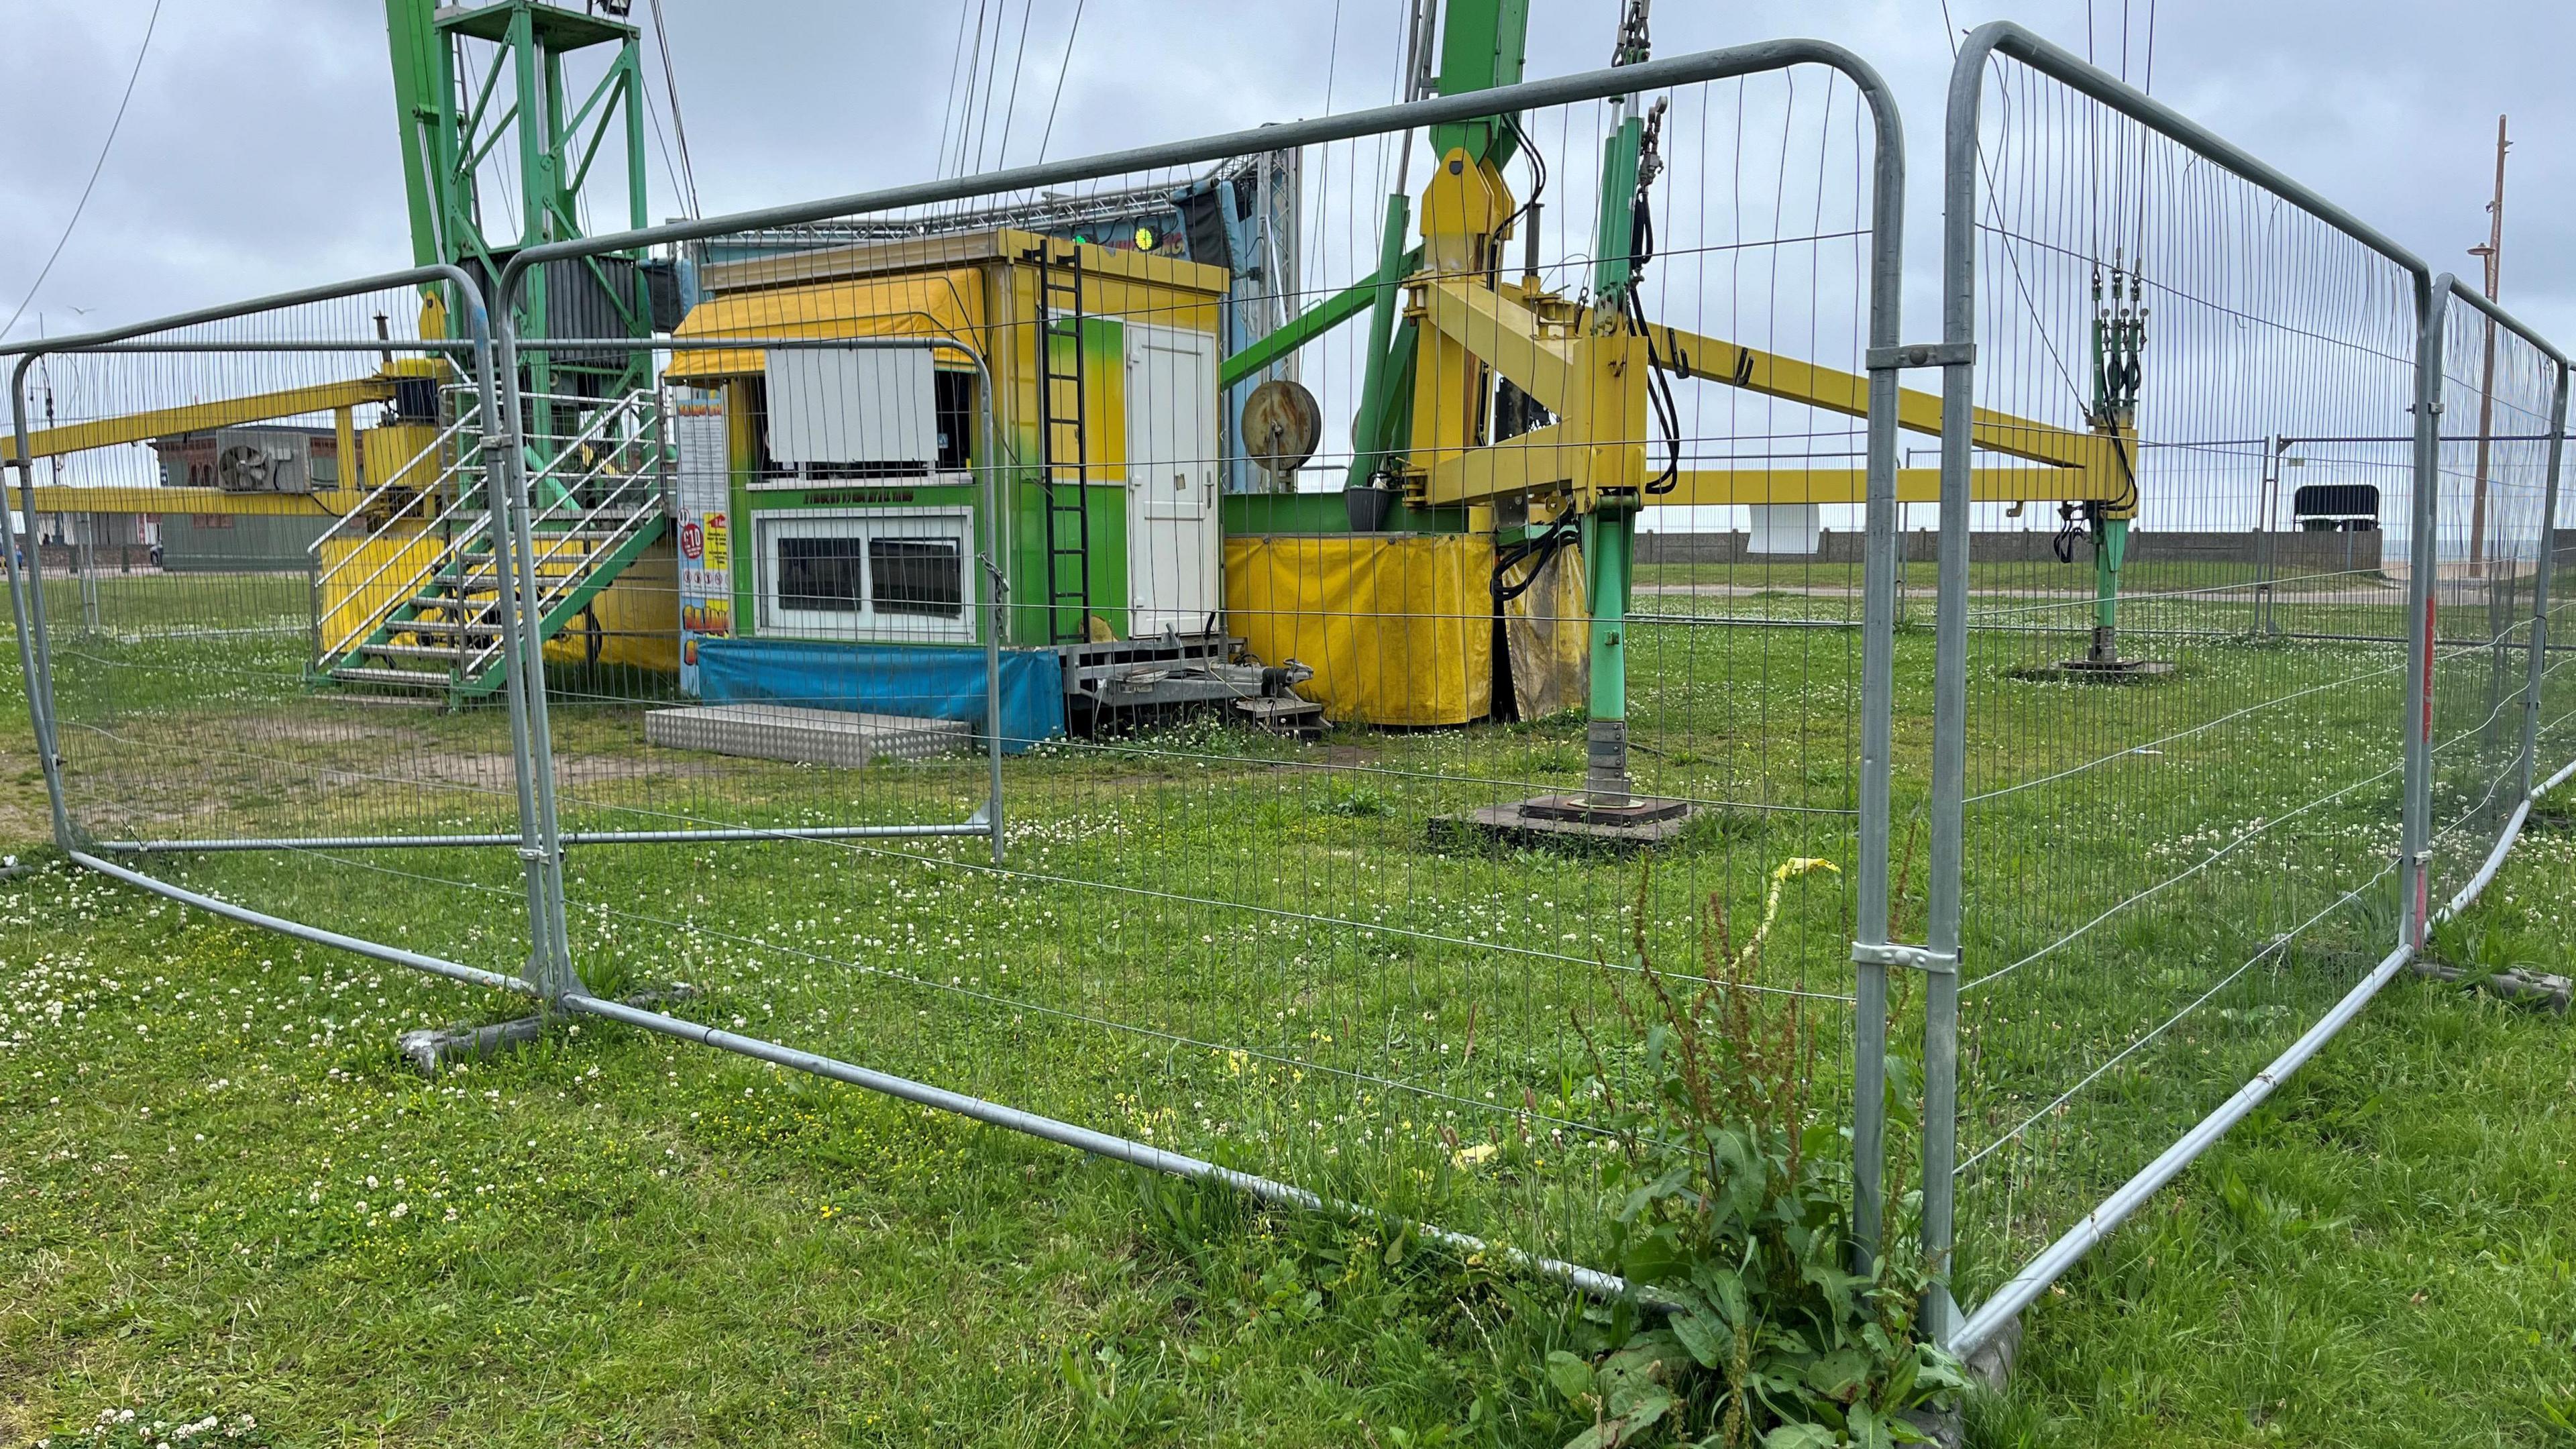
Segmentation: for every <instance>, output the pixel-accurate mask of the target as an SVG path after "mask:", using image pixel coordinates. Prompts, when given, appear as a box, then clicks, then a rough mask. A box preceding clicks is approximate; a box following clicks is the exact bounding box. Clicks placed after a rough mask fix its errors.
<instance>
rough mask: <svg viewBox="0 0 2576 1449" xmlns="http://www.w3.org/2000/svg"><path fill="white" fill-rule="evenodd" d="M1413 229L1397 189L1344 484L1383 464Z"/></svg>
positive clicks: (1381, 254)
mask: <svg viewBox="0 0 2576 1449" xmlns="http://www.w3.org/2000/svg"><path fill="white" fill-rule="evenodd" d="M1412 228H1413V208H1412V205H1411V203H1409V202H1407V201H1406V200H1405V198H1404V193H1402V192H1400V191H1399V192H1397V193H1395V194H1394V195H1392V196H1389V197H1388V198H1387V199H1386V232H1385V235H1384V236H1382V237H1381V238H1380V239H1379V242H1378V253H1377V296H1376V298H1375V300H1374V302H1373V303H1372V304H1371V306H1370V309H1369V335H1368V351H1367V353H1366V354H1364V356H1365V357H1366V359H1367V371H1366V372H1365V373H1364V374H1363V378H1364V380H1363V381H1362V382H1361V384H1360V406H1359V415H1358V417H1357V418H1355V419H1354V420H1353V421H1352V424H1351V472H1350V477H1349V479H1348V480H1347V481H1346V482H1345V484H1344V486H1345V487H1350V488H1365V487H1367V486H1368V483H1369V479H1370V478H1372V477H1373V476H1375V475H1376V473H1377V471H1378V470H1379V468H1380V467H1381V466H1383V464H1382V461H1381V460H1382V458H1383V456H1384V455H1383V451H1382V449H1383V446H1384V439H1385V435H1386V415H1387V409H1388V406H1389V402H1390V399H1391V398H1392V397H1393V396H1394V393H1395V387H1396V384H1395V373H1396V370H1397V369H1396V368H1395V367H1394V365H1393V359H1392V358H1390V357H1389V356H1388V355H1387V349H1388V348H1390V347H1391V346H1393V345H1394V342H1395V301H1396V296H1397V294H1398V293H1399V292H1400V291H1401V290H1402V284H1403V279H1404V276H1405V272H1404V254H1405V247H1404V239H1405V237H1406V235H1407V234H1408V233H1410V232H1411V230H1412Z"/></svg>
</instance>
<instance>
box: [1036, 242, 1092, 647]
mask: <svg viewBox="0 0 2576 1449" xmlns="http://www.w3.org/2000/svg"><path fill="white" fill-rule="evenodd" d="M1058 245H1059V244H1058V243H1054V242H1041V243H1039V245H1038V246H1037V247H1036V248H1035V249H1034V252H1033V255H1034V257H1035V259H1036V261H1037V264H1038V448H1039V452H1040V454H1041V463H1040V466H1039V470H1038V489H1039V492H1040V493H1041V494H1043V495H1044V497H1045V502H1046V508H1045V513H1046V595H1047V642H1048V643H1050V644H1079V643H1082V642H1084V641H1085V640H1087V639H1088V638H1089V637H1090V634H1091V510H1090V508H1089V506H1088V504H1087V501H1086V494H1087V492H1088V485H1089V484H1090V482H1091V451H1090V449H1091V442H1090V432H1091V429H1090V426H1089V424H1090V416H1089V408H1090V398H1089V392H1090V390H1089V389H1088V388H1086V387H1085V386H1084V385H1083V382H1084V377H1083V367H1084V361H1083V351H1084V348H1083V342H1084V338H1083V333H1082V251H1081V248H1080V247H1079V246H1078V245H1074V246H1065V247H1064V250H1063V251H1062V252H1061V253H1059V252H1058V251H1057V250H1056V247H1057V246H1058ZM1059 337H1061V339H1062V340H1061V342H1059V340H1058V339H1059ZM1059 354H1060V355H1059ZM1067 605H1070V606H1072V612H1071V617H1070V619H1069V620H1068V617H1067V614H1066V606H1067Z"/></svg>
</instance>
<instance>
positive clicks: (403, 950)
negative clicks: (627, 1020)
mask: <svg viewBox="0 0 2576 1449" xmlns="http://www.w3.org/2000/svg"><path fill="white" fill-rule="evenodd" d="M397 317H399V318H401V319H402V321H401V323H400V325H399V327H397V326H396V325H395V323H394V320H393V319H395V318H397ZM486 338H487V333H486V332H485V330H484V321H483V312H482V306H481V303H480V300H479V298H478V297H477V296H476V295H475V293H474V291H473V288H472V286H471V283H470V282H469V281H467V280H466V279H465V278H463V277H462V276H461V275H459V274H453V273H449V272H443V271H441V270H439V269H426V270H423V271H420V272H415V273H404V274H396V275H393V276H390V277H385V278H378V279H374V280H372V281H370V282H360V283H353V284H349V285H347V286H342V287H332V288H318V289H314V290H313V291H311V292H308V293H302V294H295V295H293V296H290V297H287V298H282V299H272V300H271V301H269V302H265V303H251V304H245V305H243V306H240V307H233V308H222V309H212V310H210V311H209V312H207V313H202V314H192V315H191V316H189V317H184V318H179V319H171V320H170V321H169V322H167V323H163V324H153V325H152V326H150V327H149V328H138V329H129V330H127V331H124V332H122V333H119V334H116V335H114V336H113V337H110V338H91V339H87V340H78V339H76V340H74V341H72V342H69V343H55V344H49V345H48V349H47V350H46V351H44V352H41V353H36V354H28V355H22V356H21V357H20V358H18V359H16V361H17V367H16V372H15V374H14V378H15V381H16V382H17V384H18V386H17V389H16V404H17V407H16V416H15V418H14V420H13V421H14V444H15V449H16V453H15V454H14V455H13V456H24V457H26V458H27V459H29V461H30V465H31V466H22V467H21V468H20V470H19V472H20V477H19V479H18V483H19V487H18V489H17V490H16V493H15V496H14V497H13V499H12V502H13V504H14V506H15V510H16V511H17V512H18V513H19V514H21V515H23V517H24V518H25V519H26V520H28V522H29V524H30V525H31V527H30V530H29V531H30V532H31V533H32V535H33V536H34V539H35V540H36V542H35V543H34V545H33V546H32V547H29V548H25V549H24V550H23V553H24V557H23V559H22V560H20V561H21V562H23V563H25V564H28V565H30V567H27V568H25V569H22V570H21V571H20V577H19V578H18V579H16V580H13V582H15V583H22V584H23V583H32V584H34V585H35V587H34V588H32V589H20V590H17V591H14V592H13V599H14V600H15V601H16V604H17V613H18V615H19V617H20V618H21V620H22V626H21V638H22V640H23V641H26V643H27V646H28V647H27V654H28V655H29V660H28V662H29V663H30V664H31V665H32V675H33V678H34V679H35V681H36V683H37V686H38V687H37V688H36V689H34V690H31V705H33V706H34V707H35V708H36V710H37V713H38V715H39V718H38V720H37V724H38V730H39V735H40V738H50V740H51V742H52V749H53V751H54V752H55V753H56V755H57V757H58V758H57V759H56V760H55V761H52V762H49V766H50V767H49V770H48V774H49V777H50V780H49V784H50V785H51V787H52V788H53V789H54V790H55V791H56V792H57V795H58V798H59V800H60V804H61V814H60V819H59V821H58V831H57V833H58V836H59V838H60V839H61V840H62V843H63V844H64V845H65V846H66V847H68V848H71V849H74V850H78V851H81V852H84V853H86V854H88V855H91V856H93V857H104V858H106V859H108V860H110V861H111V862H115V863H118V864H119V865H120V868H121V869H123V870H125V871H127V872H129V873H131V874H132V875H134V876H136V877H139V878H141V879H145V880H148V881H151V882H155V883H158V884H159V885H160V886H162V887H164V888H176V889H183V890H186V891H189V892H193V893H196V894H198V895H200V896H202V897H205V898H207V899H208V900H209V901H210V902H221V903H229V906H230V908H231V909H234V910H237V911H247V912H252V913H256V914H259V915H264V916H273V917H279V918H284V919H287V920H290V921H292V922H295V923H298V924H300V925H301V926H303V927H305V928H308V929H310V930H315V931H320V932H324V933H329V934H333V935H337V936H341V937H347V938H353V939H357V940H361V941H371V942H375V943H378V944H379V945H380V946H381V947H382V948H383V950H384V951H385V952H390V953H393V954H395V955H401V954H419V955H425V956H429V957H434V958H436V959H438V960H440V961H442V962H447V963H451V964H462V965H464V966H466V967H468V968H470V969H469V970H468V971H466V972H465V973H463V974H465V975H467V976H468V977H469V978H470V979H478V980H487V979H488V980H500V979H510V980H516V979H518V978H520V977H521V976H522V973H525V972H527V971H528V970H529V969H530V962H531V960H532V958H534V957H536V952H535V942H534V939H533V938H532V936H531V934H530V929H531V928H530V921H531V918H530V916H529V915H528V913H527V912H526V910H525V909H524V905H525V903H526V902H527V901H529V900H532V899H533V898H534V886H533V880H534V871H533V869H532V867H529V866H527V865H525V864H523V863H522V862H521V861H520V860H518V859H516V858H514V857H513V856H512V855H511V854H510V853H509V852H508V851H506V850H490V849H467V848H459V849H450V850H421V849H416V848H413V842H416V841H418V840H421V839H423V838H444V837H449V836H457V835H463V836H468V837H480V838H484V839H486V840H488V841H489V842H491V843H495V844H500V845H508V846H517V845H523V844H527V843H530V841H531V836H530V835H528V834H527V833H526V832H527V831H528V830H530V829H532V827H533V814H532V812H530V811H527V810H525V809H523V808H522V807H523V805H524V804H525V802H526V799H527V798H528V791H529V788H530V786H529V779H528V773H527V771H526V770H525V769H524V768H523V764H524V761H525V760H526V758H527V744H526V739H525V733H524V712H523V710H522V709H521V708H520V707H519V705H518V703H517V701H516V700H515V698H514V700H513V704H512V707H511V708H510V709H508V710H507V711H497V710H496V711H486V712H482V713H480V714H470V715H463V716H450V715H444V714H442V713H440V712H439V711H438V710H437V709H436V708H434V707H433V708H427V709H424V708H421V707H419V706H421V705H423V704H428V705H432V706H435V705H436V704H441V703H444V702H445V696H446V693H447V692H446V691H444V690H441V691H437V692H436V697H435V698H429V699H424V698H423V697H422V695H421V694H420V693H415V694H414V695H412V696H411V697H410V698H408V699H401V698H397V699H391V700H388V699H386V698H379V697H360V696H358V695H356V694H353V693H351V692H349V691H347V690H345V689H344V688H342V687H341V686H343V685H345V684H346V683H347V680H346V679H345V678H342V677H339V676H342V675H345V674H346V673H348V672H350V671H352V670H355V671H358V672H364V670H365V669H366V668H367V667H368V666H369V665H370V664H372V663H373V662H374V661H372V660H370V659H367V658H364V657H362V656H361V655H360V653H359V652H358V650H357V649H356V648H355V646H356V645H358V644H359V643H360V642H362V641H365V640H367V639H369V638H371V637H374V636H379V635H388V628H389V625H390V623H391V622H392V621H395V620H398V619H402V618H406V617H409V616H410V615H411V614H412V613H416V612H418V609H417V605H416V600H417V598H418V596H419V595H420V594H421V592H422V590H423V589H424V588H425V587H427V586H428V582H429V581H430V580H432V579H436V578H444V579H446V580H448V581H449V582H450V583H451V584H452V585H453V587H454V588H455V589H456V590H458V591H460V592H463V593H471V594H472V595H473V597H474V598H475V600H476V602H475V603H474V604H473V618H472V621H471V622H470V624H460V625H459V626H458V627H457V628H456V629H455V630H454V631H453V633H454V635H455V636H456V637H457V638H460V639H468V640H471V641H474V644H473V647H474V648H481V647H483V646H482V643H481V641H483V640H484V639H486V638H487V637H488V639H490V640H491V641H494V642H493V643H492V645H491V649H492V652H494V653H496V654H497V652H498V644H497V641H498V640H499V639H500V638H501V637H502V635H503V634H504V633H506V632H507V630H508V628H509V627H511V626H513V625H514V623H515V621H514V620H513V619H512V618H511V617H510V616H509V614H508V612H507V609H506V607H505V606H506V604H507V600H506V598H505V597H504V596H503V595H502V594H500V593H499V592H497V587H498V579H499V567H498V565H499V562H500V559H501V557H502V547H501V543H500V541H499V539H498V538H497V537H496V535H495V533H494V531H493V530H492V528H491V527H490V526H489V520H490V518H491V517H493V516H496V515H497V513H498V510H497V509H496V508H495V507H494V505H493V499H492V494H491V491H490V480H489V479H488V477H487V469H488V462H489V459H490V457H491V453H490V452H489V450H487V449H486V448H485V447H484V446H483V437H484V428H483V419H484V418H485V417H487V416H488V415H489V410H490V407H491V402H492V398H493V392H492V386H491V372H490V363H489V354H488V346H487V345H486ZM182 513H184V514H186V515H187V516H188V518H189V520H190V521H191V522H192V524H193V525H194V526H195V527H197V528H199V529H201V530H208V531H212V530H220V529H223V528H226V527H227V526H230V525H235V524H237V523H239V522H240V521H243V520H250V521H258V522H283V523H286V524H290V525H293V526H294V528H295V530H296V532H297V534H298V536H301V537H302V538H304V539H305V542H304V543H303V544H301V545H299V546H298V547H297V548H296V549H295V550H294V552H293V555H292V556H291V557H289V558H287V559H286V560H285V561H284V566H281V565H280V563H279V561H278V560H275V559H269V558H264V557H255V558H250V559H247V560H246V561H245V562H246V566H244V567H240V568H236V569H230V570H208V571H189V572H178V571H172V570H167V569H165V568H163V567H162V566H161V564H162V551H161V547H160V545H159V543H158V541H157V540H156V538H155V537H154V531H155V529H156V526H157V525H159V524H161V523H162V522H164V521H169V520H172V518H173V516H174V515H177V514H182ZM378 527H381V528H383V529H385V530H387V531H386V532H385V533H384V535H383V536H382V537H381V538H374V539H370V538H367V537H363V536H361V529H362V528H378ZM396 535H398V536H396ZM469 652H470V651H469ZM442 682H444V681H443V680H442ZM505 684H506V685H507V686H508V688H507V689H506V690H505V689H504V686H505ZM486 688H487V691H488V692H495V693H509V694H512V695H514V696H515V694H516V682H515V680H510V679H506V678H505V677H504V675H503V674H501V673H497V672H496V673H495V674H493V675H492V676H491V678H490V679H489V680H488V681H487V683H486ZM451 974H454V973H451ZM355 1015H358V1016H363V1015H364V1013H356V1014H355ZM353 1020H354V1017H353Z"/></svg>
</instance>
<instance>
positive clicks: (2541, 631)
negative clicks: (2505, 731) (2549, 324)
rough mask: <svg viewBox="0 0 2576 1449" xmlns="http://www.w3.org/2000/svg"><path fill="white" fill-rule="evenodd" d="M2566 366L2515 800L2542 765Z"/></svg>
mask: <svg viewBox="0 0 2576 1449" xmlns="http://www.w3.org/2000/svg"><path fill="white" fill-rule="evenodd" d="M2567 373H2568V367H2567V364H2566V363H2564V362H2561V363H2559V364H2558V385H2557V387H2556V388H2555V389H2553V390H2552V392H2551V394H2550V399H2549V474H2548V478H2547V480H2546V481H2545V482H2544V483H2543V484H2542V486H2541V494H2540V500H2541V501H2540V555H2539V558H2538V559H2537V561H2536V563H2537V567H2535V568H2534V569H2533V570H2532V574H2531V648H2530V654H2531V661H2530V668H2529V673H2528V675H2527V676H2526V678H2525V679H2524V682H2523V687H2522V778H2521V780H2520V782H2519V785H2520V788H2518V789H2517V790H2515V792H2514V794H2515V795H2516V796H2517V797H2518V798H2520V799H2523V800H2529V799H2530V798H2531V787H2532V782H2533V781H2534V780H2535V779H2536V778H2537V776H2538V772H2539V764H2540V682H2541V680H2542V678H2543V677H2544V676H2546V675H2547V674H2548V673H2549V658H2548V655H2549V576H2550V574H2551V573H2552V572H2554V571H2556V569H2557V567H2558V463H2559V457H2560V454H2561V453H2562V452H2564V451H2565V443H2566V440H2567Z"/></svg>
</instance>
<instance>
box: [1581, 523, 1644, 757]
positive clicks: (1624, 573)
mask: <svg viewBox="0 0 2576 1449" xmlns="http://www.w3.org/2000/svg"><path fill="white" fill-rule="evenodd" d="M1636 541H1637V510H1636V509H1635V507H1634V506H1621V507H1611V506H1604V507H1602V508H1598V509H1595V510H1594V511H1593V512H1592V513H1591V514H1590V515H1589V516H1587V517H1586V518H1585V519H1584V520H1583V559H1584V564H1585V566H1586V569H1585V571H1586V574H1587V579H1586V583H1587V585H1588V587H1587V588H1586V590H1585V598H1586V599H1587V600H1589V602H1590V604H1591V609H1592V724H1591V728H1590V729H1589V730H1588V731H1587V732H1586V738H1585V745H1586V755H1587V757H1586V760H1585V768H1584V772H1583V793H1584V796H1585V797H1586V803H1588V804H1591V805H1594V806H1604V805H1607V806H1624V805H1626V804H1627V803H1628V802H1629V793H1628V585H1629V580H1630V577H1631V571H1630V568H1629V563H1630V560H1631V558H1632V557H1633V555H1634V552H1635V549H1636Z"/></svg>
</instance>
